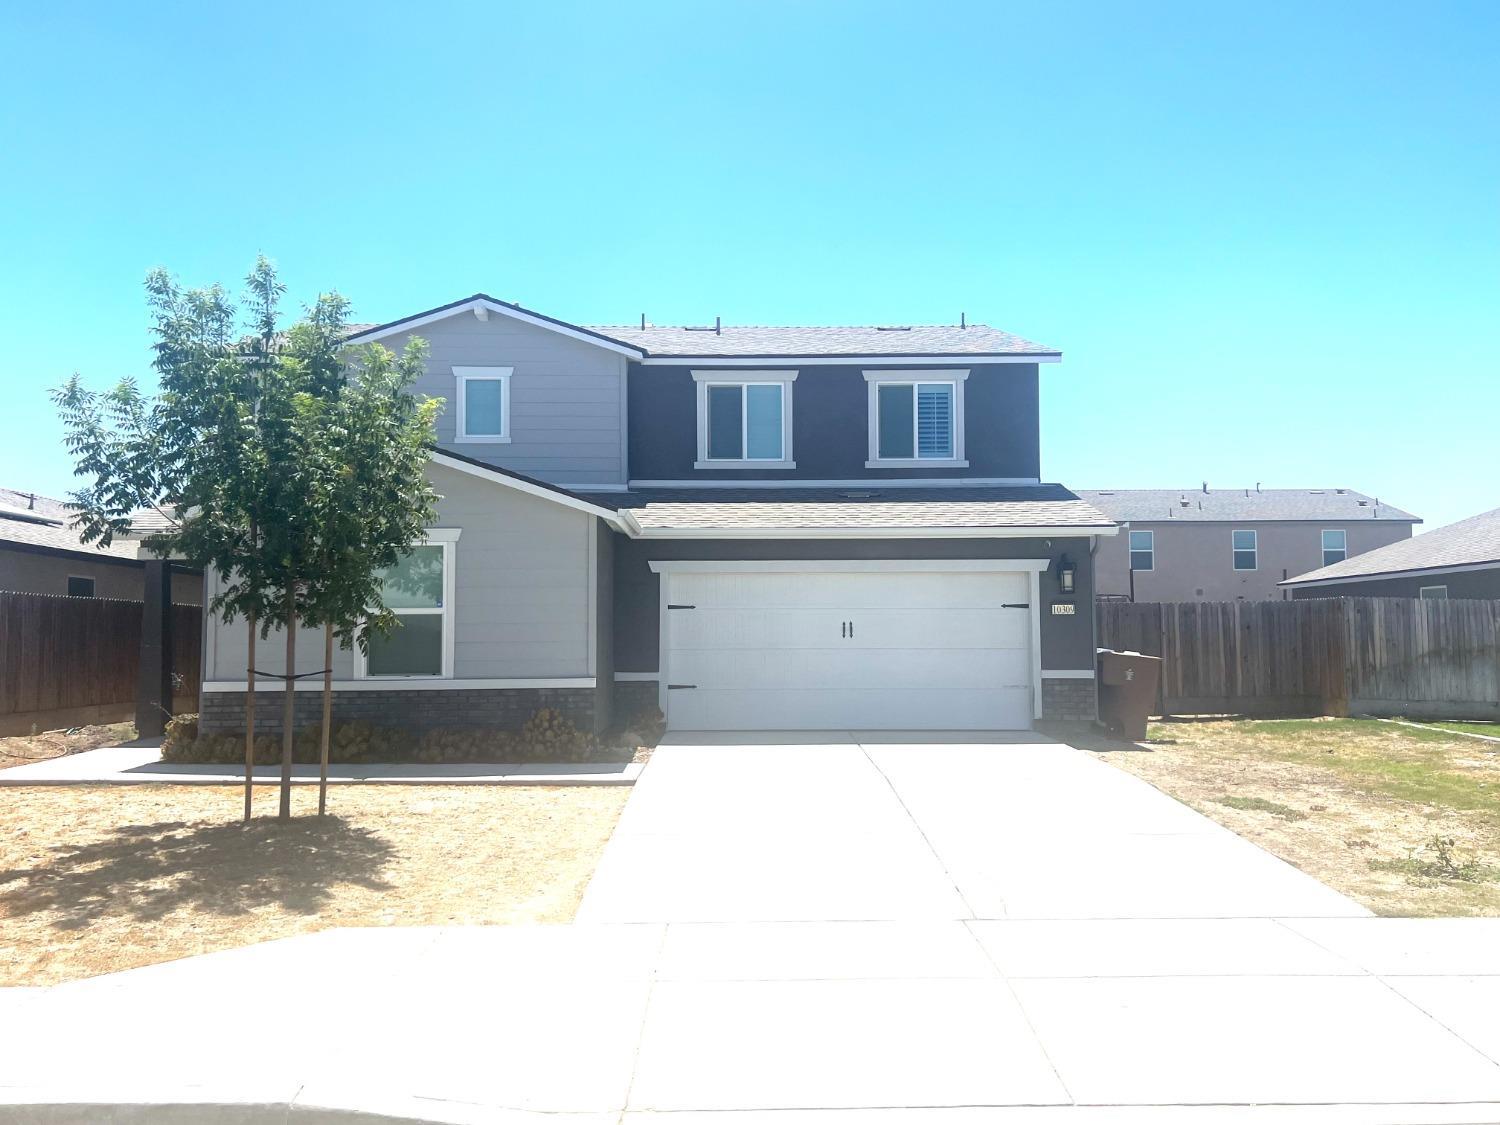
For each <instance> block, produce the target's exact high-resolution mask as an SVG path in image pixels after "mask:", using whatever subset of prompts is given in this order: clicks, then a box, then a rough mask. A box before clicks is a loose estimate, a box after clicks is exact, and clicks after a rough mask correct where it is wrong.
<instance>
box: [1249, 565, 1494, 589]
mask: <svg viewBox="0 0 1500 1125" xmlns="http://www.w3.org/2000/svg"><path fill="white" fill-rule="evenodd" d="M1496 569H1500V558H1497V559H1490V560H1489V561H1488V562H1473V563H1454V564H1453V565H1451V566H1411V567H1404V568H1402V569H1401V570H1376V571H1371V572H1369V573H1367V574H1350V575H1342V574H1341V575H1337V576H1335V577H1332V578H1307V577H1298V578H1283V579H1282V580H1281V581H1280V582H1278V583H1276V585H1278V586H1341V585H1344V584H1346V583H1349V582H1384V581H1386V580H1388V579H1392V578H1425V577H1427V576H1428V575H1432V574H1462V573H1464V572H1466V571H1470V570H1496ZM1316 573H1317V572H1316V571H1308V574H1316Z"/></svg>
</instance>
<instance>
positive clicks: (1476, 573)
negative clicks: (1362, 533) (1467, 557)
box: [1292, 564, 1500, 599]
mask: <svg viewBox="0 0 1500 1125" xmlns="http://www.w3.org/2000/svg"><path fill="white" fill-rule="evenodd" d="M1423 586H1446V587H1448V597H1450V598H1479V599H1487V598H1500V564H1496V565H1495V566H1494V567H1492V568H1491V569H1488V570H1461V571H1458V572H1457V573H1454V574H1429V575H1428V576H1427V577H1425V578H1417V577H1413V578H1371V579H1369V580H1368V581H1363V582H1339V583H1337V584H1336V585H1332V586H1305V587H1303V588H1302V589H1299V590H1293V591H1292V597H1294V598H1415V597H1419V596H1420V594H1421V589H1422V587H1423Z"/></svg>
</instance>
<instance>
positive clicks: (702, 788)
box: [0, 737, 1500, 1125]
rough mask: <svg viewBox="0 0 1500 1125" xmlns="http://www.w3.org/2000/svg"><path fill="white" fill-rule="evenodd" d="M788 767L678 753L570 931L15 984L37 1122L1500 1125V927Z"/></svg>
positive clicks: (657, 760)
mask: <svg viewBox="0 0 1500 1125" xmlns="http://www.w3.org/2000/svg"><path fill="white" fill-rule="evenodd" d="M718 741H720V742H722V741H724V740H718ZM776 741H778V740H763V741H762V742H761V743H760V744H756V745H739V746H725V745H700V746H693V745H686V744H684V742H685V740H678V744H676V745H669V746H665V747H663V748H661V749H660V750H658V751H657V754H656V756H655V757H654V758H653V760H652V762H651V763H650V764H649V765H648V766H647V768H646V769H645V771H644V773H643V774H642V780H641V781H640V783H639V786H638V787H637V789H636V790H635V792H634V793H633V794H632V796H631V798H630V801H629V803H628V805H627V807H626V811H625V814H624V816H623V818H622V819H621V822H620V825H619V828H618V830H617V832H616V833H615V835H614V837H613V839H612V840H611V843H610V844H609V847H608V848H607V850H606V855H605V858H604V861H603V862H602V863H601V865H600V867H599V869H598V871H597V873H596V875H595V878H594V880H593V882H592V884H591V885H590V887H589V889H588V892H587V895H586V898H585V901H584V905H583V910H582V914H581V916H580V919H579V921H578V922H577V923H575V924H573V925H570V926H558V927H508V926H495V927H470V928H461V929H441V930H421V929H385V930H363V931H356V930H334V931H327V932H325V933H321V934H316V935H312V936H309V937H304V938H295V939H291V940H288V941H283V942H272V943H268V944H265V945H260V946H251V947H247V948H246V949H242V950H235V951H232V952H228V953H221V954H213V955H210V956H207V957H196V958H190V959H188V960H185V961H182V962H177V963H174V964H169V965H160V966H155V967H152V968H148V969H140V970H135V971H133V972H129V973H120V974H116V975H114V976H112V977H102V978H98V979H97V980H93V981H82V982H78V983H75V984H70V985H62V986H58V987H56V988H52V989H46V990H9V992H8V993H6V992H5V991H0V1026H14V1027H24V1028H25V1029H26V1034H25V1035H23V1036H18V1037H15V1038H14V1039H13V1041H12V1042H11V1044H10V1045H9V1046H8V1047H7V1050H6V1051H5V1052H4V1054H3V1057H0V1121H11V1120H14V1121H26V1122H43V1121H45V1122H62V1121H78V1122H85V1121H95V1120H122V1121H123V1120H131V1121H135V1120H151V1121H156V1120H171V1121H178V1120H181V1121H210V1120H217V1121H235V1122H251V1121H254V1122H260V1121H276V1122H287V1121H308V1122H316V1121H327V1122H332V1121H340V1122H343V1121H348V1122H354V1121H359V1122H379V1121H384V1122H396V1121H441V1122H453V1123H458V1122H464V1123H471V1122H473V1123H477V1122H491V1121H543V1120H545V1121H549V1122H566V1123H571V1125H585V1123H588V1125H604V1123H611V1125H619V1123H631V1125H647V1123H649V1122H656V1121H671V1122H672V1125H853V1123H854V1122H860V1123H863V1122H874V1123H875V1125H915V1123H918V1122H938V1123H939V1125H994V1123H1004V1125H1011V1123H1016V1122H1021V1123H1025V1125H1049V1123H1053V1122H1060V1123H1062V1125H1067V1123H1070V1122H1071V1123H1090V1125H1091V1123H1103V1122H1110V1123H1115V1122H1138V1123H1147V1122H1150V1123H1153V1125H1154V1123H1158V1122H1165V1123H1167V1125H1176V1123H1180V1125H1189V1123H1192V1125H1197V1123H1202V1122H1206V1123H1209V1125H1240V1123H1245V1122H1281V1123H1287V1125H1303V1123H1307V1122H1314V1121H1316V1122H1337V1123H1340V1125H1356V1123H1357V1125H1394V1123H1396V1122H1425V1123H1429V1125H1435V1123H1445V1122H1446V1123H1454V1122H1482V1121H1483V1122H1493V1121H1497V1120H1500V1018H1497V1016H1496V1012H1497V1011H1500V919H1446V920H1433V921H1426V920H1404V919H1382V918H1373V917H1370V916H1368V914H1367V913H1366V912H1365V911H1363V910H1362V909H1360V908H1359V907H1358V906H1357V905H1356V904H1354V903H1352V902H1350V901H1349V900H1348V899H1345V898H1343V897H1342V896H1340V895H1337V894H1334V893H1333V892H1332V891H1329V890H1327V889H1326V888H1323V887H1321V886H1320V885H1319V884H1317V883H1315V882H1313V881H1312V880H1310V879H1308V878H1307V877H1305V876H1303V875H1302V874H1300V873H1299V872H1297V871H1295V870H1293V869H1292V868H1290V867H1288V866H1287V865H1285V864H1283V863H1281V862H1280V861H1279V860H1276V859H1275V858H1273V857H1271V856H1269V855H1267V854H1266V853H1264V852H1262V851H1260V850H1259V849H1257V848H1255V847H1254V846H1253V845H1250V844H1248V843H1246V842H1244V841H1242V840H1240V839H1238V838H1237V837H1235V836H1233V835H1232V834H1230V833H1228V832H1227V831H1225V830H1223V829H1221V828H1219V827H1217V826H1216V825H1214V824H1212V823H1210V822H1208V821H1206V820H1204V819H1203V818H1202V817H1199V816H1198V815H1197V814H1195V813H1193V812H1192V811H1191V810H1189V809H1187V808H1185V807H1183V806H1181V805H1179V804H1177V803H1176V802H1174V801H1171V800H1170V799H1168V798H1166V797H1164V796H1162V795H1161V794H1159V793H1158V792H1157V791H1156V790H1154V789H1152V788H1151V787H1150V786H1148V785H1147V784H1146V783H1144V782H1142V781H1140V780H1138V779H1136V778H1134V777H1131V776H1129V775H1127V774H1124V773H1122V772H1119V771H1116V770H1114V769H1112V768H1111V767H1109V766H1107V765H1104V764H1102V763H1100V762H1098V761H1096V760H1093V759H1092V758H1090V757H1089V756H1087V755H1086V754H1084V753H1082V752H1080V751H1075V750H1072V749H1070V748H1068V747H1064V746H1059V745H1055V744H1049V743H1045V742H1041V741H1038V740H1035V739H1030V740H1027V739H1017V740H1011V741H1008V742H1004V743H1001V742H991V743H990V744H987V745H985V744H978V743H975V744H967V745H966V744H953V743H950V742H942V741H936V740H927V741H918V740H915V739H908V740H906V741H905V742H903V741H901V740H899V739H896V740H889V741H883V742H879V743H877V742H875V741H873V740H870V739H860V738H858V737H848V738H841V739H827V738H820V739H817V740H808V739H800V740H799V739H795V738H787V739H782V740H779V741H780V742H781V743H782V744H780V745H777V744H775V743H776ZM500 830H503V829H500ZM64 1043H65V1044H66V1045H67V1048H66V1050H60V1049H59V1048H58V1044H64ZM247 1061H248V1065H247Z"/></svg>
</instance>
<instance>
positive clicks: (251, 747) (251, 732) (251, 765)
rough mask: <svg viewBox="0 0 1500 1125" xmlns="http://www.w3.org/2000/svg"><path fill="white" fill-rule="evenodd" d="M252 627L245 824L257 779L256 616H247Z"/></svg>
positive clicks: (247, 677)
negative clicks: (255, 779) (255, 778)
mask: <svg viewBox="0 0 1500 1125" xmlns="http://www.w3.org/2000/svg"><path fill="white" fill-rule="evenodd" d="M245 620H246V622H248V623H249V626H250V645H249V648H248V651H249V653H250V655H249V656H248V657H247V658H246V661H245V664H246V667H245V823H246V824H249V823H250V798H251V795H252V793H253V791H254V777H255V614H253V613H250V614H246V616H245Z"/></svg>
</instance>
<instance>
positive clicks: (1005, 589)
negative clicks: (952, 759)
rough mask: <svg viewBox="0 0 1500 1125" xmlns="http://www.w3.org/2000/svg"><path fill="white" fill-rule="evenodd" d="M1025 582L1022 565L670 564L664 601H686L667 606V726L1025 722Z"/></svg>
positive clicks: (987, 725) (1028, 714) (1028, 672)
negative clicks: (691, 568)
mask: <svg viewBox="0 0 1500 1125" xmlns="http://www.w3.org/2000/svg"><path fill="white" fill-rule="evenodd" d="M1029 592H1030V579H1029V578H1028V577H1027V576H1026V575H1025V574H1024V573H994V572H988V573H971V572H949V571H944V572H934V571H921V570H912V571H909V572H908V571H860V570H854V571H849V572H839V571H818V572H813V573H790V572H760V573H754V572H745V573H718V574H676V575H672V576H671V577H670V578H669V580H668V598H669V601H670V603H671V604H675V605H679V606H690V607H692V608H683V609H674V610H668V613H667V629H668V638H667V640H668V644H667V652H666V659H667V668H666V671H667V676H668V679H669V681H670V682H671V683H672V684H676V685H678V687H677V688H675V689H669V691H668V697H667V700H668V723H669V725H670V726H671V727H672V728H673V729H676V730H756V729H761V730H764V729H771V728H806V729H813V730H836V729H869V728H888V729H889V728H904V729H914V728H923V727H927V728H931V729H949V730H956V729H1007V728H1025V727H1027V726H1029V725H1030V721H1031V718H1032V710H1031V708H1032V684H1031V676H1032V654H1031V615H1030V613H1029V612H1028V611H1027V609H1026V608H1015V607H1018V606H1022V605H1023V603H1025V602H1026V601H1027V600H1028V595H1029ZM1007 607H1010V608H1007ZM851 624H852V634H851V633H850V632H849V627H850V625H851ZM689 685H690V686H689Z"/></svg>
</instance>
